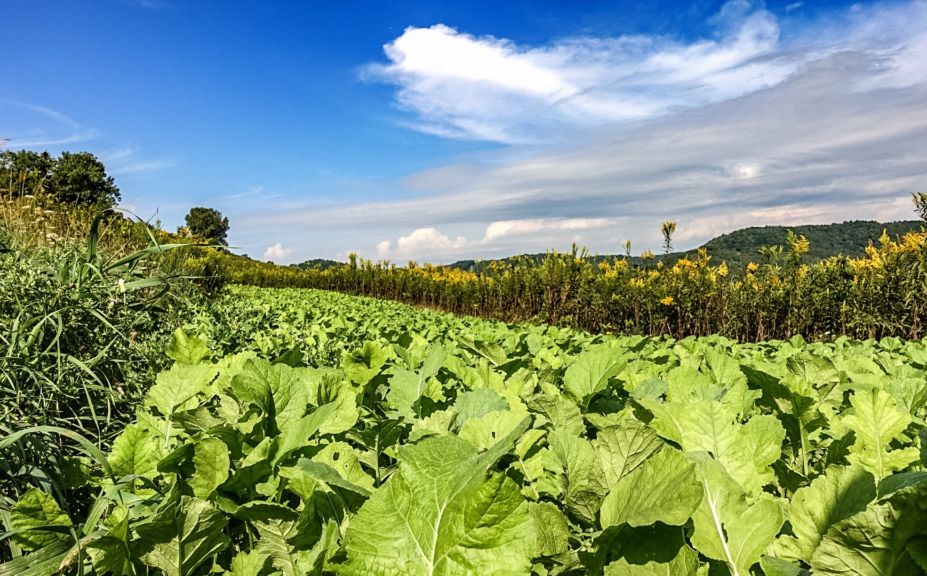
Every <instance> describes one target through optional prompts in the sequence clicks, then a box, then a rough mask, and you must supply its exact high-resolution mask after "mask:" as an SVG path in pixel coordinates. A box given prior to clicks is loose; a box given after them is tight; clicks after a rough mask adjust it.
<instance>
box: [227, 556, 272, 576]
mask: <svg viewBox="0 0 927 576" xmlns="http://www.w3.org/2000/svg"><path fill="white" fill-rule="evenodd" d="M268 560H270V556H269V555H268V554H266V553H264V552H261V551H259V550H252V551H251V552H244V551H242V552H239V553H238V554H236V555H235V557H234V558H232V563H231V565H230V566H229V570H228V572H226V574H228V576H260V575H261V574H262V573H263V572H264V569H265V567H266V566H267V561H268Z"/></svg>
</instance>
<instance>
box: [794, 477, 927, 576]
mask: <svg viewBox="0 0 927 576" xmlns="http://www.w3.org/2000/svg"><path fill="white" fill-rule="evenodd" d="M925 502H927V485H924V484H918V485H916V486H913V487H910V488H906V489H904V490H901V491H899V492H897V493H896V494H895V495H893V496H892V497H891V498H890V499H889V500H886V501H883V502H881V503H877V504H873V505H870V506H869V507H868V508H866V510H864V511H863V512H860V513H858V514H856V515H854V516H851V517H849V518H847V519H845V520H843V521H841V522H838V523H837V524H835V525H833V526H832V527H831V528H830V530H828V532H827V534H826V535H825V536H824V538H823V539H822V540H821V544H820V545H819V546H818V548H817V550H816V551H815V553H814V556H813V557H812V558H811V569H812V572H813V573H814V575H815V576H818V575H820V576H836V575H840V576H847V575H853V576H857V575H858V576H921V575H922V574H923V571H922V569H921V568H920V567H919V566H918V564H917V557H916V556H915V555H912V554H911V553H910V550H909V545H910V544H912V543H923V542H924V541H925V537H927V506H925Z"/></svg>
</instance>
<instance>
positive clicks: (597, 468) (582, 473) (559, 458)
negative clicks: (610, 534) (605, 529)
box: [546, 431, 607, 524]
mask: <svg viewBox="0 0 927 576" xmlns="http://www.w3.org/2000/svg"><path fill="white" fill-rule="evenodd" d="M547 441H548V443H549V444H550V452H549V453H548V458H547V462H548V464H547V465H546V467H547V468H549V469H550V470H551V471H552V472H554V473H555V474H557V475H558V477H559V479H560V485H561V491H562V494H563V498H564V500H563V503H564V504H565V505H566V507H567V508H568V509H569V510H570V511H572V512H573V513H574V514H575V515H576V516H577V517H578V518H580V519H581V520H583V521H584V522H587V523H589V524H592V523H594V522H595V520H596V516H597V514H598V511H599V507H600V506H601V504H602V498H603V497H604V496H605V494H606V492H607V487H606V485H605V474H604V472H603V471H602V466H601V464H600V463H599V459H598V456H597V454H596V452H595V449H594V448H593V447H592V444H591V443H590V442H589V441H588V440H586V439H585V438H579V437H576V436H572V435H570V434H567V433H565V432H560V431H555V432H551V433H550V434H549V435H548V439H547Z"/></svg>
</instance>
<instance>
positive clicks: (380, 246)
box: [377, 240, 392, 258]
mask: <svg viewBox="0 0 927 576" xmlns="http://www.w3.org/2000/svg"><path fill="white" fill-rule="evenodd" d="M391 244H392V243H391V242H390V241H389V240H383V241H382V242H378V243H377V256H379V257H380V258H386V257H387V256H389V247H390V245H391Z"/></svg>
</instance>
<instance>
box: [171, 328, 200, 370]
mask: <svg viewBox="0 0 927 576" xmlns="http://www.w3.org/2000/svg"><path fill="white" fill-rule="evenodd" d="M209 354H210V353H209V347H208V346H206V342H205V341H204V340H203V339H202V338H199V337H197V336H188V335H187V333H186V332H184V331H183V328H178V329H176V330H174V333H173V334H171V343H170V344H169V345H168V347H167V355H168V356H170V357H171V358H172V359H174V360H175V361H177V362H179V363H180V364H199V363H200V362H202V361H203V360H205V359H206V358H209Z"/></svg>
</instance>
